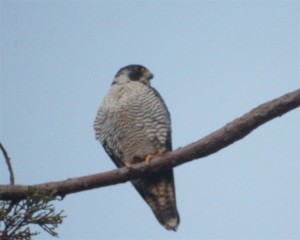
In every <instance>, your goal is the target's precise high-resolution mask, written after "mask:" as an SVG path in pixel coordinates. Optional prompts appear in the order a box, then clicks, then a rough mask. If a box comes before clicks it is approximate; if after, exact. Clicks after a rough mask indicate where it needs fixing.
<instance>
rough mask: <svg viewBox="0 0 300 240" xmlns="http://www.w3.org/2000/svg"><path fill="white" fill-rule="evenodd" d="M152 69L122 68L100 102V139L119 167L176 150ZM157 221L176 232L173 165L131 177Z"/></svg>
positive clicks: (97, 132) (97, 129)
mask: <svg viewBox="0 0 300 240" xmlns="http://www.w3.org/2000/svg"><path fill="white" fill-rule="evenodd" d="M153 77H154V76H153V74H152V73H151V72H150V71H149V70H148V69H147V68H146V67H144V66H142V65H138V64H131V65H128V66H125V67H123V68H121V69H120V70H119V71H118V72H117V74H116V75H115V77H114V78H113V82H112V84H111V87H110V89H109V92H108V94H107V95H106V97H105V98H104V100H103V101H102V103H101V105H100V107H99V109H98V111H97V115H96V119H95V121H94V130H95V135H96V139H97V140H99V141H100V143H101V144H102V146H103V148H104V150H105V151H106V153H107V154H108V155H109V156H110V158H111V160H112V161H113V162H114V164H115V165H116V166H117V167H118V168H121V167H124V166H125V167H127V168H130V167H132V165H133V164H135V163H139V162H144V163H145V164H149V162H150V161H151V160H152V159H153V158H155V157H157V156H161V155H163V154H165V153H167V152H169V151H172V139H171V133H172V129H171V117H170V113H169V110H168V108H167V106H166V104H165V102H164V100H163V98H162V97H161V95H160V94H159V92H158V91H157V90H156V89H155V88H153V87H152V86H151V83H150V80H151V79H153ZM131 183H132V184H133V186H134V187H135V189H136V190H137V191H138V193H139V194H140V195H141V197H142V198H143V199H144V200H145V201H146V203H147V204H148V205H149V206H150V208H151V209H152V212H153V213H154V215H155V217H156V219H157V220H158V222H159V223H160V224H161V225H162V226H164V227H165V228H166V229H167V230H173V231H176V230H177V228H178V225H179V222H180V218H179V213H178V210H177V205H176V195H175V183H174V173H173V169H168V170H164V171H162V172H158V173H153V174H152V175H150V176H149V175H148V176H145V177H141V178H137V179H134V180H132V181H131Z"/></svg>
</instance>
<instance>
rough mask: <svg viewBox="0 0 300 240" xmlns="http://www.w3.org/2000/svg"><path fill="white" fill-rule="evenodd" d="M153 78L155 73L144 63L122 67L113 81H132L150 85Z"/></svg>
mask: <svg viewBox="0 0 300 240" xmlns="http://www.w3.org/2000/svg"><path fill="white" fill-rule="evenodd" d="M152 78H153V74H152V73H151V72H150V71H149V70H148V69H147V68H146V67H144V66H142V65H128V66H126V67H123V68H121V69H120V70H119V71H118V72H117V74H116V76H115V78H114V81H113V84H115V83H128V82H130V81H136V82H141V83H143V84H145V85H147V86H150V80H151V79H152Z"/></svg>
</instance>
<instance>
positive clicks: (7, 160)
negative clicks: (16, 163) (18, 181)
mask: <svg viewBox="0 0 300 240" xmlns="http://www.w3.org/2000/svg"><path fill="white" fill-rule="evenodd" d="M0 149H1V151H2V153H3V155H4V158H5V161H6V164H7V167H8V171H9V175H10V177H9V180H10V184H11V185H14V184H15V176H14V171H13V168H12V166H11V162H10V157H9V156H8V154H7V151H6V150H5V148H4V147H3V145H2V144H1V142H0Z"/></svg>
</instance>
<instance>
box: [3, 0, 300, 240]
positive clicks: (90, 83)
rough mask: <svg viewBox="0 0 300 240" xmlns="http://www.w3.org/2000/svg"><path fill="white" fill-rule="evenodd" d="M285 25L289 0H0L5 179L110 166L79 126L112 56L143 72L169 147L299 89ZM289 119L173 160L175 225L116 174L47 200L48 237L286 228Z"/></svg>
mask: <svg viewBox="0 0 300 240" xmlns="http://www.w3.org/2000/svg"><path fill="white" fill-rule="evenodd" d="M299 34H300V2H299V1H255V2H251V1H233V2H229V1H226V2H225V1H219V2H217V1H214V2H213V1H143V2H142V1H110V2H109V1H3V0H2V1H1V90H0V91H1V99H0V103H1V105H0V106H1V113H0V114H1V115H0V116H1V142H2V143H3V144H4V145H5V146H6V148H7V151H8V152H9V154H10V156H11V158H12V163H13V167H14V170H15V175H16V181H17V183H18V184H34V183H42V182H47V181H58V180H64V179H67V178H71V177H78V176H82V175H88V174H93V173H98V172H103V171H107V170H111V169H113V168H114V165H113V163H112V162H111V161H110V160H109V158H108V156H106V154H105V152H104V151H103V149H102V147H101V146H100V144H99V143H98V142H97V141H96V140H95V138H94V132H93V127H92V126H93V121H94V118H95V115H96V111H97V108H98V106H99V105H100V102H101V101H102V99H103V98H104V96H105V94H106V93H107V91H108V89H109V87H110V84H111V81H112V78H113V76H114V75H115V73H116V72H117V70H118V69H119V68H121V67H123V66H125V65H127V64H132V63H137V64H143V65H145V66H146V67H148V68H149V69H150V70H151V71H152V72H153V73H154V75H155V78H154V80H153V82H152V84H153V86H154V87H156V89H157V90H158V91H159V92H160V93H161V95H162V96H163V98H164V99H165V101H166V103H167V105H168V107H169V110H170V112H171V116H172V126H173V147H174V148H178V147H180V146H184V145H186V144H188V143H191V142H192V141H195V140H198V139H200V138H201V137H203V136H205V135H206V134H208V133H210V132H212V131H214V130H216V129H218V128H220V127H222V126H223V125H225V124H226V123H227V122H229V121H231V120H233V119H235V118H237V117H239V116H241V115H242V114H244V113H246V112H247V111H249V110H251V109H252V108H254V107H256V106H258V105H259V104H261V103H263V102H266V101H268V100H271V99H273V98H275V97H279V96H281V95H283V94H284V93H287V92H289V91H292V90H295V89H297V88H299V85H300V84H299V79H300V65H299V62H300V37H299ZM299 123H300V114H299V110H294V111H292V112H290V113H288V114H286V115H284V116H282V117H281V118H278V119H275V120H273V121H271V122H269V123H267V124H266V125H264V126H262V127H261V128H259V129H257V130H256V131H254V132H253V133H251V135H250V136H248V137H246V138H245V139H243V140H241V141H239V142H237V143H235V144H234V145H232V146H229V147H228V148H226V149H224V150H222V151H220V152H218V153H216V154H214V155H211V156H209V157H207V158H205V159H202V160H199V161H194V162H192V163H189V164H185V165H183V166H181V167H178V168H176V169H175V178H176V187H177V188H176V190H177V202H178V209H179V212H180V216H181V224H180V226H179V229H178V232H176V233H174V232H168V231H166V230H165V229H164V228H163V227H161V226H160V225H159V223H158V222H157V221H156V219H155V217H154V215H153V214H152V212H151V211H150V209H149V207H148V206H147V205H146V204H145V203H144V202H143V200H141V198H140V197H139V195H138V194H137V192H136V191H135V190H134V189H133V187H132V186H131V185H130V184H129V183H126V184H120V185H117V186H113V187H106V188H101V189H96V190H93V191H88V192H84V193H78V194H74V195H70V196H67V197H66V198H65V200H64V201H62V202H59V203H58V204H56V205H57V209H58V210H59V209H64V210H65V213H66V214H67V215H68V217H67V219H66V220H65V222H64V223H63V225H62V226H61V227H60V228H59V229H58V231H59V234H60V238H61V239H220V238H223V239H245V238H247V239H274V238H277V239H278V238H281V239H295V238H300V232H299V229H300V207H299V206H300V204H299V203H300V177H299V174H300V167H299V149H300V134H299V133H300V126H299ZM0 159H1V162H0V171H1V174H0V182H1V184H3V183H8V174H7V170H6V166H5V164H4V160H3V158H2V157H1V158H0ZM48 238H50V236H48V235H47V234H41V235H40V236H39V237H38V238H36V239H48Z"/></svg>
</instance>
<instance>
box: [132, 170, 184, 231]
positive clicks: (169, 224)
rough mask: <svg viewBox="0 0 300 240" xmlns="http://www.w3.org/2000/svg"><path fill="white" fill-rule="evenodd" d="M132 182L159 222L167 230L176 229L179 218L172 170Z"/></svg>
mask: <svg viewBox="0 0 300 240" xmlns="http://www.w3.org/2000/svg"><path fill="white" fill-rule="evenodd" d="M132 183H133V185H134V187H135V188H136V189H137V191H138V192H139V193H140V195H141V196H142V197H143V198H144V200H145V201H146V202H147V203H148V204H149V206H150V207H151V209H152V211H153V213H154V215H155V216H156V218H157V220H158V221H159V222H160V224H161V225H163V226H164V227H165V228H166V229H168V230H174V231H176V229H177V227H178V225H179V221H180V220H179V214H178V211H177V207H176V196H175V185H174V176H173V170H167V171H164V172H160V173H158V174H155V175H153V176H150V177H146V178H138V179H135V180H133V181H132Z"/></svg>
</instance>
